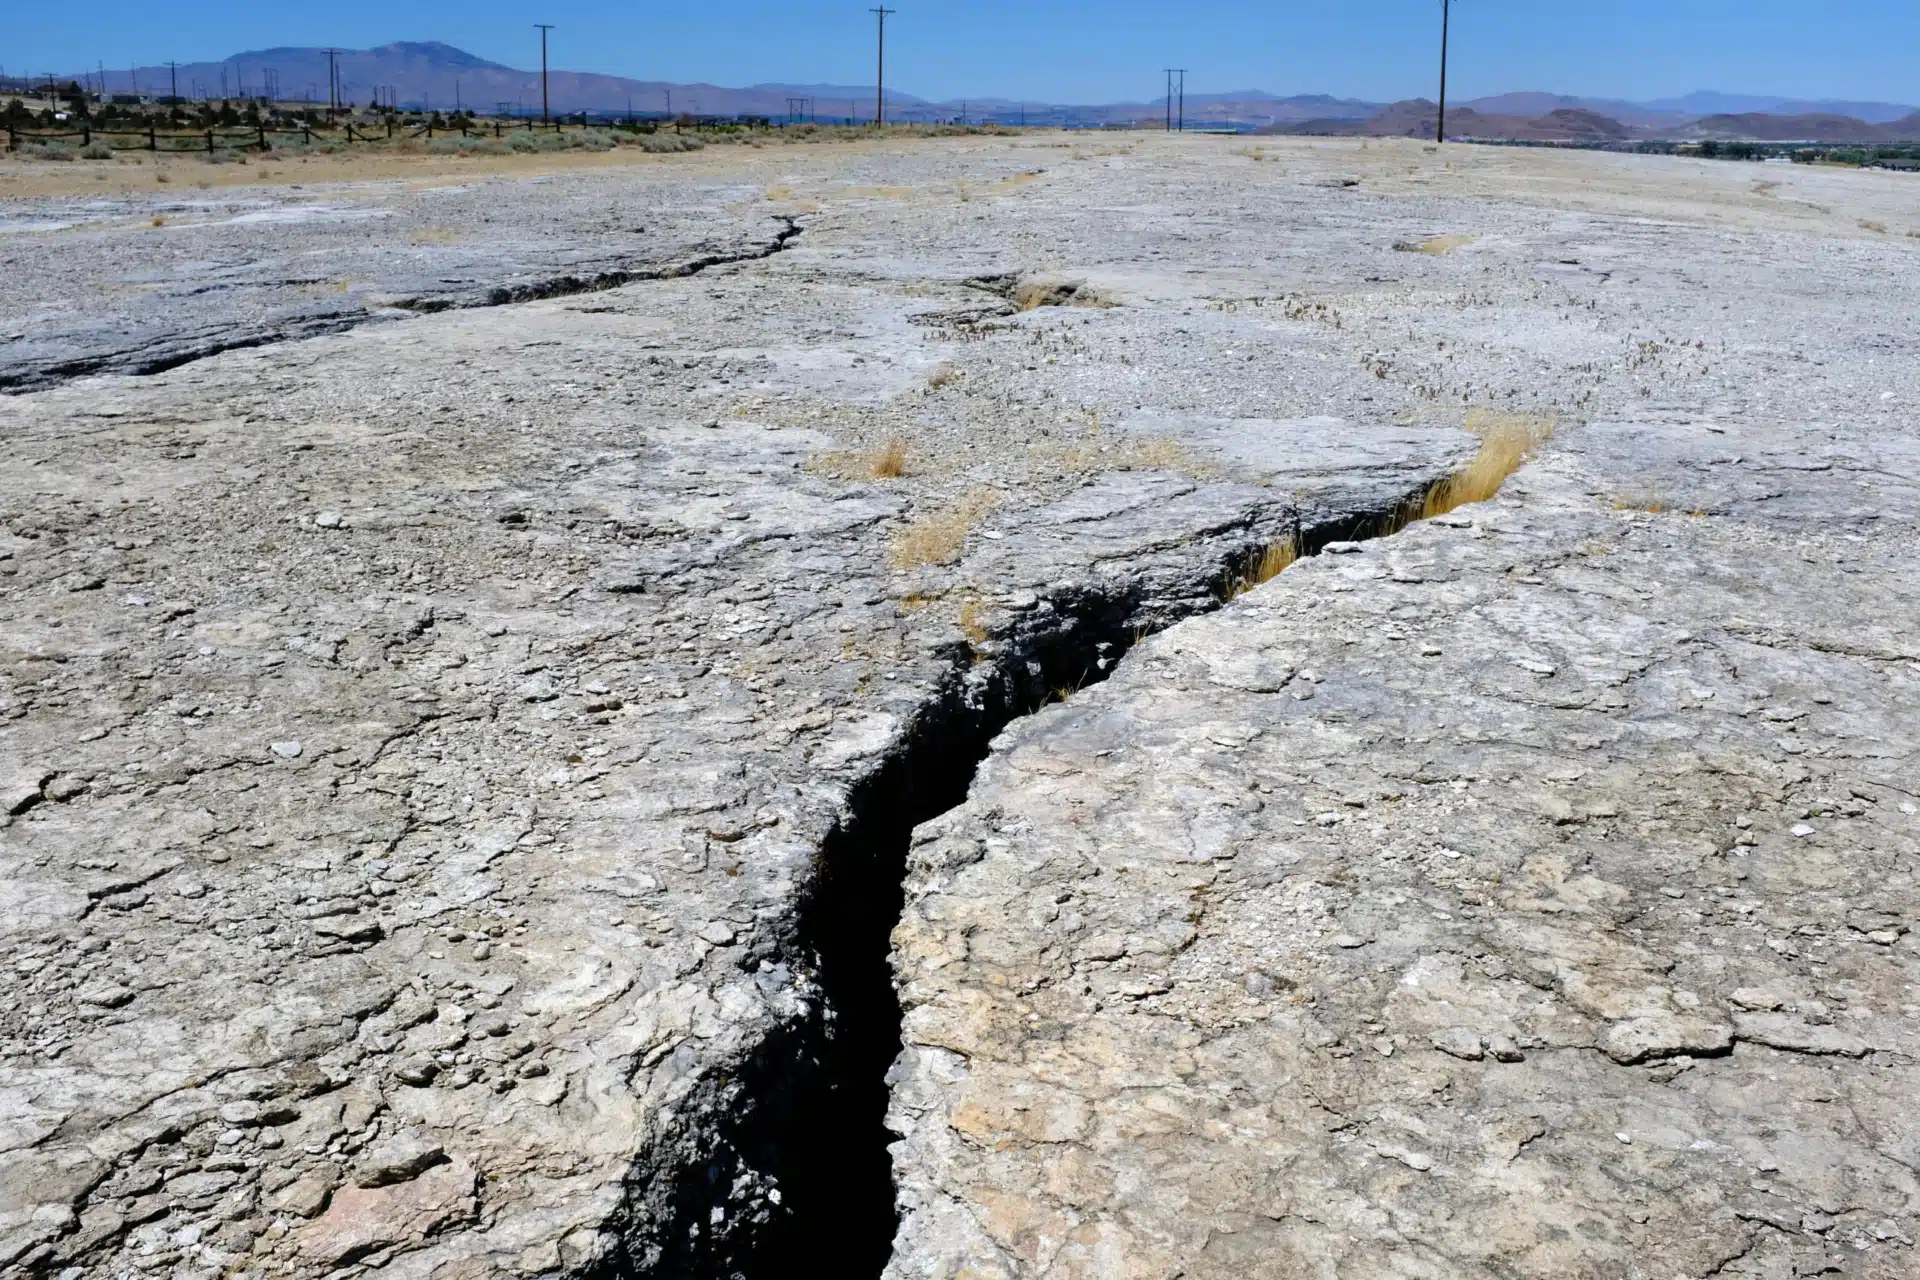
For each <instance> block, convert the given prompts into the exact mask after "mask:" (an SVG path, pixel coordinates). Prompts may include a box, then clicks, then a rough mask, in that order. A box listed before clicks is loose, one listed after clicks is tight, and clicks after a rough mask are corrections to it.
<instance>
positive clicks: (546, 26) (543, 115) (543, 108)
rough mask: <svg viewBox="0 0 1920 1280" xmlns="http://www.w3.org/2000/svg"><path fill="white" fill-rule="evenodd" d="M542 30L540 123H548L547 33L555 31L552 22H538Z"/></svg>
mask: <svg viewBox="0 0 1920 1280" xmlns="http://www.w3.org/2000/svg"><path fill="white" fill-rule="evenodd" d="M533 25H534V26H536V27H538V28H540V123H541V124H545V123H546V122H547V32H549V31H551V30H553V24H552V23H551V22H536V23H534V24H533Z"/></svg>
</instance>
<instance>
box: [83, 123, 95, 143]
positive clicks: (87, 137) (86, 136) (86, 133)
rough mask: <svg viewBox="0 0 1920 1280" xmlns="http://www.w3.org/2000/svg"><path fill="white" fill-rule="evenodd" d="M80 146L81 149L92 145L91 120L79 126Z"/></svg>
mask: <svg viewBox="0 0 1920 1280" xmlns="http://www.w3.org/2000/svg"><path fill="white" fill-rule="evenodd" d="M80 145H81V146H83V147H90V146H92V145H93V121H91V120H88V121H87V122H85V123H84V124H82V125H81V126H80Z"/></svg>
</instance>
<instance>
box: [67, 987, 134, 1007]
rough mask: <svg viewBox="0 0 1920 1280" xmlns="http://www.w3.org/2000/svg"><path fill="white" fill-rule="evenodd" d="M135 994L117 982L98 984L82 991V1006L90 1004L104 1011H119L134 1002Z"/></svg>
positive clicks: (80, 996) (80, 998)
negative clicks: (123, 1006)
mask: <svg viewBox="0 0 1920 1280" xmlns="http://www.w3.org/2000/svg"><path fill="white" fill-rule="evenodd" d="M133 995H134V993H133V992H132V991H131V990H130V989H129V988H127V987H123V986H121V985H120V984H119V983H117V982H97V983H95V984H93V985H92V986H90V987H85V988H83V989H82V990H81V992H80V995H79V1000H80V1003H81V1004H90V1005H95V1006H98V1007H99V1008H102V1009H118V1008H120V1007H121V1006H122V1005H126V1004H131V1003H132V1002H133Z"/></svg>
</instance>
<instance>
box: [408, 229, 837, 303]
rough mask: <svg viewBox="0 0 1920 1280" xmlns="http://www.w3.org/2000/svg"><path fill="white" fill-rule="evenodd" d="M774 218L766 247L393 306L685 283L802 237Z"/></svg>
mask: <svg viewBox="0 0 1920 1280" xmlns="http://www.w3.org/2000/svg"><path fill="white" fill-rule="evenodd" d="M774 218H775V220H776V221H778V222H780V223H782V224H784V225H783V226H782V227H781V229H780V230H779V231H777V232H775V233H774V237H773V239H772V240H769V241H767V242H766V243H764V244H756V245H753V246H751V247H748V248H744V249H738V250H734V251H731V252H722V253H709V254H705V255H703V256H701V257H698V258H692V259H689V260H688V261H686V262H676V263H673V264H672V265H670V266H665V267H644V268H641V269H639V270H635V271H626V270H620V271H596V272H594V273H593V274H592V275H565V276H552V277H550V278H548V279H545V280H534V281H530V282H528V283H526V284H514V285H498V286H495V287H494V288H491V289H488V290H487V291H486V292H485V293H483V294H477V295H469V296H456V297H445V296H435V297H426V298H402V299H400V300H399V301H398V302H395V303H393V304H392V305H393V306H395V307H398V308H400V309H401V310H403V311H418V312H421V313H423V314H432V313H434V312H438V311H463V310H470V309H473V308H476V307H505V306H511V305H512V304H514V303H516V302H538V301H541V300H543V299H547V298H569V297H573V296H574V295H576V294H582V293H604V292H605V291H606V290H608V289H618V288H619V287H620V286H622V285H628V284H639V283H641V282H643V281H648V280H681V279H684V278H686V277H687V276H697V275H699V274H700V273H701V272H702V271H707V270H710V269H712V268H714V267H726V266H732V265H734V264H735V263H740V262H759V261H762V260H763V259H766V258H771V257H772V256H773V255H774V254H776V253H779V252H780V251H781V250H782V249H785V248H786V247H787V243H788V242H789V241H790V240H792V239H793V238H794V237H795V236H797V235H799V234H800V231H801V227H800V223H799V221H798V220H797V219H795V218H793V217H790V216H788V215H786V214H775V215H774Z"/></svg>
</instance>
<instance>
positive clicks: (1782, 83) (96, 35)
mask: <svg viewBox="0 0 1920 1280" xmlns="http://www.w3.org/2000/svg"><path fill="white" fill-rule="evenodd" d="M534 21H546V22H551V23H554V24H555V30H554V31H553V33H552V37H551V40H552V44H551V58H552V65H553V66H554V67H555V68H564V69H566V70H569V71H578V72H592V73H601V74H607V75H617V76H623V77H628V78H632V79H638V80H662V81H671V82H676V83H698V82H705V83H711V84H714V85H722V86H729V87H734V86H748V85H753V84H768V83H782V84H785V83H795V84H814V83H822V84H849V85H859V84H862V83H866V84H871V83H872V82H873V54H874V47H873V46H874V39H873V37H874V31H873V17H872V15H871V14H870V13H868V12H867V8H866V6H865V5H861V4H850V5H845V6H834V7H820V6H813V7H809V8H803V9H795V8H793V7H792V6H790V5H775V4H769V3H765V2H764V0H743V2H742V3H741V4H739V5H736V6H733V7H731V8H729V9H728V10H725V11H717V10H702V11H699V12H662V13H657V14H656V13H649V14H645V15H641V14H637V13H635V12H633V11H631V10H628V9H625V8H620V7H616V6H613V5H610V4H605V3H603V2H602V0H564V2H560V3H555V4H552V5H549V6H545V7H542V8H540V9H538V10H531V11H530V10H524V9H514V10H511V11H509V10H508V9H507V7H506V6H505V5H503V4H499V3H497V0H475V2H474V3H463V4H460V5H454V4H451V3H445V2H444V0H429V2H428V3H426V4H422V5H419V6H417V7H415V8H413V9H411V10H410V11H409V12H408V14H407V16H406V17H405V19H404V23H403V24H401V23H397V22H396V20H395V17H394V14H393V12H392V10H391V8H390V7H389V6H385V5H382V6H378V7H376V6H374V5H372V4H369V3H367V2H366V0H344V2H343V3H340V4H336V5H333V6H329V7H328V8H326V9H325V10H323V11H322V10H315V11H310V12H289V11H284V10H281V11H261V10H259V9H257V8H255V7H252V6H245V5H240V4H237V3H234V2H233V0H212V2H211V3H205V4H201V5H198V6H195V7H194V8H193V11H192V12H191V13H188V14H184V15H183V14H182V13H180V12H178V11H174V10H166V11H156V10H154V9H153V8H152V7H151V6H146V5H139V4H133V3H130V2H129V0H102V3H100V4H98V5H95V6H91V7H89V8H87V9H85V10H57V9H47V8H38V9H33V10H31V11H29V10H27V8H26V7H25V6H11V7H10V9H9V12H8V13H7V14H6V15H5V16H4V17H0V67H4V69H5V72H6V74H9V75H19V74H23V73H26V74H34V73H44V72H47V71H52V72H56V73H61V74H66V73H71V72H77V71H79V70H81V69H91V68H93V67H95V66H97V65H98V64H100V63H102V62H104V63H105V64H106V65H107V67H108V68H109V69H110V70H112V69H116V68H121V69H123V68H125V67H127V66H129V65H132V64H138V65H157V64H160V63H164V62H166V61H168V60H169V59H171V60H175V61H179V62H183V63H184V62H196V61H201V62H218V61H220V60H223V59H225V58H228V57H231V56H234V55H236V54H238V53H240V52H242V51H246V50H252V49H263V48H272V47H278V46H292V47H311V46H325V45H329V44H331V45H338V46H340V47H343V48H355V49H366V48H373V47H377V46H380V45H385V44H390V43H394V42H396V41H402V40H419V41H438V42H443V43H446V44H450V45H453V46H455V47H457V48H460V49H463V50H466V51H468V52H470V53H472V54H474V55H476V56H478V57H482V58H485V59H487V60H489V61H495V62H500V63H503V64H505V65H507V66H511V67H514V68H516V69H519V70H527V69H531V68H537V67H538V65H539V38H538V33H537V32H535V31H534V30H533V29H532V27H531V25H530V24H531V23H532V22H534ZM399 25H404V27H405V28H406V29H403V30H396V29H395V28H396V26H399ZM887 34H888V40H887V45H888V48H887V82H888V83H889V84H890V85H897V86H899V87H900V88H901V89H902V90H904V91H906V92H911V93H914V94H917V95H919V96H922V97H925V98H929V99H932V100H936V101H941V100H949V99H957V98H960V97H966V96H973V97H981V98H985V97H1001V98H1007V99H1012V100H1020V99H1026V100H1031V101H1047V102H1056V103H1079V102H1088V103H1098V102H1120V101H1147V100H1150V99H1152V98H1154V97H1156V96H1157V95H1158V94H1159V92H1160V89H1161V80H1162V77H1161V68H1163V67H1165V66H1167V65H1169V64H1176V65H1184V66H1186V67H1187V68H1188V69H1189V70H1188V75H1187V88H1188V92H1189V95H1190V96H1191V95H1194V94H1202V93H1218V92H1224V91H1228V90H1235V89H1245V88H1259V89H1264V90H1267V91H1270V92H1273V93H1275V94H1279V95H1282V96H1286V95H1292V94H1297V93H1325V94H1329V95H1331V96H1334V97H1341V98H1359V99H1364V100H1367V101H1374V102H1391V101H1396V100H1400V99H1405V98H1413V97H1433V96H1434V94H1435V92H1436V88H1437V80H1438V45H1439V34H1440V3H1439V0H1379V3H1377V4H1375V5H1372V6H1368V7H1366V8H1364V9H1362V8H1360V7H1358V6H1351V5H1348V6H1339V7H1338V8H1323V9H1302V10H1300V11H1299V12H1290V11H1288V10H1285V9H1273V8H1267V7H1261V6H1256V5H1253V4H1250V3H1246V2H1245V0H1195V3H1193V4H1190V5H1188V6H1187V7H1185V8H1184V9H1183V10H1182V11H1181V13H1180V15H1179V17H1178V19H1177V20H1174V19H1171V18H1169V17H1168V16H1167V15H1166V14H1165V13H1164V11H1162V10H1160V9H1158V8H1150V7H1149V6H1147V5H1146V4H1144V3H1141V2H1140V0H1113V2H1112V3H1106V4H1099V5H1095V4H1092V3H1088V2H1087V0H1057V2H1056V3H1052V4H1037V5H1036V4H1032V3H1025V4H1014V3H1011V2H1010V0H981V2H980V3H978V4H976V5H973V6H969V7H967V8H966V9H965V10H960V9H955V8H950V7H931V6H930V7H928V8H926V9H916V8H914V7H912V6H911V5H909V6H907V7H904V8H902V9H901V10H900V11H899V12H898V13H896V14H894V15H893V16H892V17H891V18H890V19H889V20H888V33H887ZM1863 36H1870V37H1871V38H1860V37H1863ZM1916 41H1920V13H1916V12H1915V7H1914V6H1912V5H1910V4H1908V5H1896V4H1894V3H1892V0H1831V2H1830V3H1828V4H1826V5H1823V6H1821V7H1820V8H1819V10H1818V11H1817V12H1810V11H1809V10H1808V7H1807V6H1804V5H1790V4H1787V3H1785V0H1749V2H1748V3H1735V2H1734V0H1698V2H1697V3H1694V4H1690V5H1685V6H1675V5H1672V4H1671V3H1666V4H1660V3H1655V2H1654V0H1621V2H1620V3H1617V4H1615V5H1613V6H1611V7H1609V8H1608V9H1607V11H1606V12H1605V13H1604V14H1602V13H1597V12H1558V11H1556V12H1553V13H1551V14H1543V13H1542V11H1541V10H1540V9H1539V8H1538V7H1537V6H1533V5H1525V4H1521V3H1519V0H1482V2H1478V3H1475V2H1472V0H1468V2H1466V3H1461V4H1457V5H1455V6H1454V12H1453V48H1452V58H1451V67H1450V74H1449V86H1448V89H1449V94H1448V96H1449V97H1452V98H1455V99H1457V100H1463V101H1464V100H1466V99H1470V98H1475V97H1483V96H1490V95H1496V94H1504V93H1511V92H1521V91H1540V92H1548V93H1557V94H1566V95H1571V96H1578V97H1592V98H1616V99H1623V100H1628V101H1635V102H1644V101H1650V100H1660V99H1671V98H1679V97H1683V96H1685V95H1688V94H1691V93H1695V92H1698V91H1701V90H1711V91H1717V92H1722V93H1726V94H1729V95H1735V96H1757V97H1781V98H1792V99H1801V100H1809V101H1817V100H1822V99H1826V100H1835V101H1885V102H1909V101H1912V100H1914V99H1915V98H1916V97H1920V87H1916V83H1915V78H1914V75H1913V72H1912V69H1911V66H1912V64H1911V59H1910V57H1909V56H1908V55H1907V54H1906V52H1905V50H1907V49H1911V48H1912V47H1913V45H1914V44H1915V42H1916Z"/></svg>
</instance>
